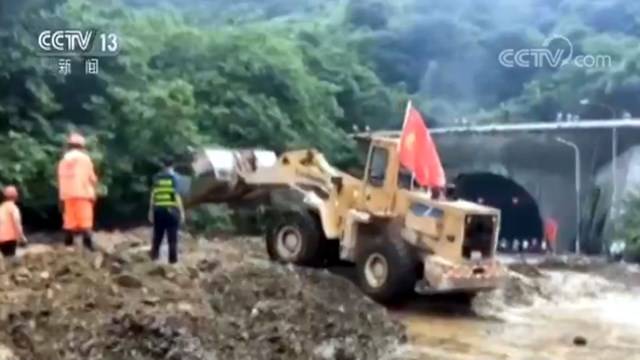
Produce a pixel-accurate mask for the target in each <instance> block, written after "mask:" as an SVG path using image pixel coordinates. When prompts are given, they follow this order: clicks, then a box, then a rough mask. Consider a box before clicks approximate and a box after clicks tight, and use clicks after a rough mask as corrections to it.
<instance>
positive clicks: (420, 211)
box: [405, 194, 500, 262]
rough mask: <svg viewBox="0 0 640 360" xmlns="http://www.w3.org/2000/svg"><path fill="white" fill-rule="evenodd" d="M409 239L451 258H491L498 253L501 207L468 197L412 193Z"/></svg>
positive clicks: (428, 249) (408, 216)
mask: <svg viewBox="0 0 640 360" xmlns="http://www.w3.org/2000/svg"><path fill="white" fill-rule="evenodd" d="M409 199H410V203H409V209H408V211H407V215H406V217H405V229H406V230H405V233H406V236H405V237H406V238H407V239H408V240H409V241H410V242H413V243H414V244H415V245H417V246H418V247H419V248H422V249H425V250H426V251H427V252H433V253H437V254H441V255H442V256H443V257H444V258H447V259H448V260H450V261H453V262H457V261H464V260H471V259H478V258H481V259H487V258H492V257H493V256H494V255H495V249H496V245H497V237H498V232H499V228H500V210H499V209H495V208H491V207H488V206H483V205H480V204H476V203H472V202H469V201H464V200H451V201H449V200H434V199H431V198H429V197H428V196H427V195H426V194H424V195H422V194H415V195H413V194H412V196H409Z"/></svg>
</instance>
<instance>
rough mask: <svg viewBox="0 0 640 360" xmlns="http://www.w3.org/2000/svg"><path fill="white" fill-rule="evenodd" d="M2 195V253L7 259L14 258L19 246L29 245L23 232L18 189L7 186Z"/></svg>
mask: <svg viewBox="0 0 640 360" xmlns="http://www.w3.org/2000/svg"><path fill="white" fill-rule="evenodd" d="M2 194H3V196H4V201H3V202H2V205H0V252H1V253H2V256H3V257H5V258H14V257H15V255H16V249H17V247H18V244H19V243H23V244H26V243H27V238H26V237H25V236H24V232H23V231H22V219H21V215H20V209H18V206H17V205H16V201H18V189H16V187H15V186H7V187H6V188H4V190H3V191H2Z"/></svg>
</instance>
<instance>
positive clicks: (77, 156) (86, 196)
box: [58, 149, 98, 231]
mask: <svg viewBox="0 0 640 360" xmlns="http://www.w3.org/2000/svg"><path fill="white" fill-rule="evenodd" d="M97 183H98V177H97V176H96V174H95V171H94V167H93V161H91V158H90V157H89V155H88V154H87V153H85V152H84V151H81V150H78V149H73V150H70V151H68V152H67V153H66V154H65V155H64V157H63V158H62V160H61V161H60V163H59V164H58V187H59V198H60V200H61V201H62V202H63V205H64V215H63V218H64V226H63V227H64V229H65V230H70V231H83V230H91V229H92V228H93V207H94V203H95V199H96V184H97Z"/></svg>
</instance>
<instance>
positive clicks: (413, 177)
mask: <svg viewBox="0 0 640 360" xmlns="http://www.w3.org/2000/svg"><path fill="white" fill-rule="evenodd" d="M411 105H412V104H411V99H409V100H408V101H407V108H406V109H405V111H404V120H403V121H402V130H400V135H401V137H400V138H402V134H403V133H404V127H405V126H406V125H407V120H408V119H409V111H411ZM398 151H400V141H398ZM415 179H416V173H415V172H413V171H412V172H411V185H410V186H409V188H410V189H411V191H413V183H414V182H415Z"/></svg>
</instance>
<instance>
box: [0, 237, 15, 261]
mask: <svg viewBox="0 0 640 360" xmlns="http://www.w3.org/2000/svg"><path fill="white" fill-rule="evenodd" d="M17 247H18V241H16V240H13V241H4V242H1V243H0V252H1V253H2V256H4V257H14V256H16V248H17Z"/></svg>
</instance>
